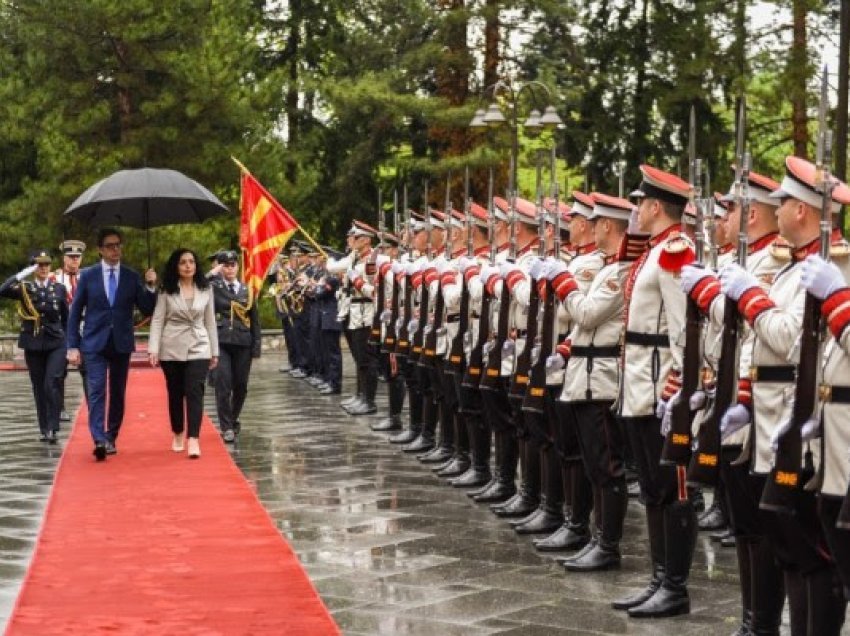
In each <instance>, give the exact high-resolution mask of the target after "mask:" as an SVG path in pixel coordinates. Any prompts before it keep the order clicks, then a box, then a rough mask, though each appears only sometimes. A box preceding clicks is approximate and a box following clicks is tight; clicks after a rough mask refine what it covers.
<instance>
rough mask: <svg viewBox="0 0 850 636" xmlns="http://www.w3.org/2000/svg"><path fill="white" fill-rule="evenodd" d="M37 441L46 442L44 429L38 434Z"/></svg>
mask: <svg viewBox="0 0 850 636" xmlns="http://www.w3.org/2000/svg"><path fill="white" fill-rule="evenodd" d="M38 441H39V442H47V433H46V432H45V431H41V433H39V435H38Z"/></svg>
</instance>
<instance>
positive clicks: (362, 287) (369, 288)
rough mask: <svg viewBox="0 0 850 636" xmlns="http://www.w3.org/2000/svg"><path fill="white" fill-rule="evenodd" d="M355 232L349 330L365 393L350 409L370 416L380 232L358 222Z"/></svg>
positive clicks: (374, 373)
mask: <svg viewBox="0 0 850 636" xmlns="http://www.w3.org/2000/svg"><path fill="white" fill-rule="evenodd" d="M351 231H352V233H353V236H354V239H353V240H354V244H353V247H354V254H355V255H356V262H355V263H354V265H353V266H352V267H351V268H349V269H348V271H347V272H346V278H347V280H348V282H349V283H350V284H351V307H350V308H349V314H348V320H349V323H348V326H349V329H351V353H352V355H353V356H354V361H355V364H356V365H357V375H358V378H359V381H360V382H359V385H360V390H361V398H360V400H359V401H357V402H355V403H353V404H351V405H349V406H347V407H346V410H347V411H348V413H349V414H350V415H369V414H371V413H375V412H376V411H377V410H378V407H377V406H376V405H375V394H376V392H377V390H378V351H377V349H376V348H375V347H374V346H373V345H370V344H369V333H370V332H371V330H372V319H373V317H374V313H375V305H374V303H373V300H372V294H373V292H374V278H375V271H376V267H377V265H376V263H375V256H374V255H373V251H372V241H373V240H374V239H375V238H376V237H377V235H378V231H377V230H376V229H375V228H373V227H371V226H370V225H367V224H366V223H363V222H362V221H354V223H353V225H352V228H351Z"/></svg>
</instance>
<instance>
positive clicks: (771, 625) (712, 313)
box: [682, 171, 790, 634]
mask: <svg viewBox="0 0 850 636" xmlns="http://www.w3.org/2000/svg"><path fill="white" fill-rule="evenodd" d="M747 187H748V191H749V205H748V210H747V212H746V215H747V219H746V231H747V243H748V247H747V271H748V272H750V273H751V274H752V275H753V276H754V277H755V278H756V279H757V280H758V281H759V283H760V285H761V287H762V289H764V290H765V292H769V291H770V288H771V285H772V284H773V279H774V277H775V276H776V274H777V272H778V271H779V270H780V269H782V268H783V267H784V266H785V265H786V264H787V262H788V260H789V258H790V252H789V251H788V249H787V247H782V246H781V245H780V243H783V244H784V242H782V241H781V240H780V239H779V228H778V225H777V218H776V209H777V207H778V203H779V202H778V201H777V200H776V199H773V198H771V196H770V194H771V193H772V192H773V191H775V190H776V189H777V188H778V187H779V184H778V183H777V182H776V181H774V180H773V179H771V178H769V177H766V176H764V175H761V174H758V173H756V172H752V171H751V172H749V177H748V183H747ZM733 189H734V185H733ZM723 199H724V201H725V202H726V204H727V206H728V212H727V214H726V216H725V217H724V220H723V225H725V226H726V227H727V228H728V230H727V233H728V234H729V235H730V237H731V235H733V234H735V233H736V232H737V231H738V230H737V228H739V227H740V224H741V208H740V205H739V204H738V201H737V200H736V197H735V195H734V192H733V191H731V190H730V192H729V193H728V194H726V195H724V196H723ZM722 262H723V259H720V260H719V261H718V263H722ZM728 262H734V261H733V260H727V261H726V263H728ZM726 263H724V265H725V264H726ZM709 274H710V272H708V271H707V270H706V269H704V268H698V267H695V266H685V267H684V268H683V269H682V289H683V290H684V291H685V293H687V294H690V295H691V297H692V298H693V299H694V300H695V301H696V303H697V304H698V305H699V307H700V309H701V311H703V312H704V313H706V314H707V315H708V317H709V321H708V324H707V328H706V331H707V332H709V334H714V333H719V332H720V331H721V330H722V328H723V313H724V311H723V310H724V305H725V297H724V296H723V295H722V294H720V283H719V281H718V280H717V278H716V276H714V275H709ZM712 337H714V336H712V335H708V336H707V340H710V339H711V338H712ZM754 338H755V335H754V333H753V331H752V330H751V329H750V328H749V326H748V325H746V324H745V325H744V327H743V332H742V335H741V338H740V361H739V367H738V368H739V378H740V380H739V391H738V403H737V404H736V405H734V406H733V407H732V408H731V409H730V410H729V413H728V414H726V416H725V417H724V423H727V424H729V425H728V426H727V427H726V428H725V429H724V431H723V435H722V439H721V450H720V473H721V474H720V478H721V480H722V482H723V484H724V486H725V487H724V489H723V494H724V495H725V498H726V502H727V510H728V514H729V521H730V524H731V529H732V532H733V534H734V537H735V548H736V550H737V557H738V572H739V577H738V578H739V585H740V588H741V606H742V614H743V618H742V625H743V627H744V628H745V629H750V630H752V631H753V633H765V634H773V633H777V631H778V629H779V624H780V622H781V620H782V606H783V603H784V597H785V588H784V585H783V580H782V573H781V571H780V570H779V568H778V567H777V565H776V563H775V559H774V556H773V549H772V547H771V545H770V540H769V537H768V536H767V529H766V528H765V525H764V524H765V520H764V518H763V515H762V514H761V513H760V511H759V501H760V500H761V493H762V490H764V483H765V479H766V475H765V474H764V473H761V474H758V473H754V472H751V470H750V467H751V463H750V460H749V459H750V458H749V455H748V454H744V456H742V453H743V450H744V448H745V446H746V445H747V444H748V443H749V439H750V425H749V422H750V420H751V415H750V410H751V406H752V387H751V383H750V362H751V353H752V347H753V340H754ZM703 410H706V409H703ZM700 412H702V411H700Z"/></svg>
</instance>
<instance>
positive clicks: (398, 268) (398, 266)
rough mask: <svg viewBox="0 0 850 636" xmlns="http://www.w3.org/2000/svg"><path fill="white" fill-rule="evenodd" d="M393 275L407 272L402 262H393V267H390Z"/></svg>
mask: <svg viewBox="0 0 850 636" xmlns="http://www.w3.org/2000/svg"><path fill="white" fill-rule="evenodd" d="M390 269H391V270H392V272H393V274H401V273H402V272H406V271H407V266H406V265H405V264H404V263H402V262H400V261H393V264H392V266H391V267H390Z"/></svg>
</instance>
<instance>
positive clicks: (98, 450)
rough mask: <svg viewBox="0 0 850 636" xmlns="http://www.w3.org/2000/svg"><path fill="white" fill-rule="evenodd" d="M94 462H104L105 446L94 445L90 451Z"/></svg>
mask: <svg viewBox="0 0 850 636" xmlns="http://www.w3.org/2000/svg"><path fill="white" fill-rule="evenodd" d="M92 454H93V455H94V458H95V460H97V461H99V462H103V461H106V444H95V445H94V451H92Z"/></svg>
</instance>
